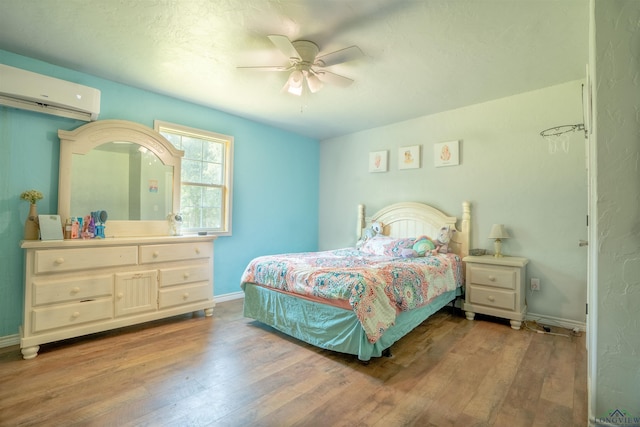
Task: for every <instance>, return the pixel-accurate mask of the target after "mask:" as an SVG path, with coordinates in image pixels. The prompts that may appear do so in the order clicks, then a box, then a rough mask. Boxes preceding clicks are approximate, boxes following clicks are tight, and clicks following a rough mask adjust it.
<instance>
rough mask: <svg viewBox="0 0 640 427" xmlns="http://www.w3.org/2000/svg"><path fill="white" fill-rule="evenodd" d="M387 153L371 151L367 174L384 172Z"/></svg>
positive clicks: (386, 167)
mask: <svg viewBox="0 0 640 427" xmlns="http://www.w3.org/2000/svg"><path fill="white" fill-rule="evenodd" d="M388 157H389V151H388V150H383V151H372V152H370V153H369V172H386V171H387V170H388V166H387V158H388Z"/></svg>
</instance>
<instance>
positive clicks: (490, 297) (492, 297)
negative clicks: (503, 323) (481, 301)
mask: <svg viewBox="0 0 640 427" xmlns="http://www.w3.org/2000/svg"><path fill="white" fill-rule="evenodd" d="M487 299H488V300H489V301H491V302H494V301H495V300H496V299H495V297H494V296H493V295H489V296H488V297H487Z"/></svg>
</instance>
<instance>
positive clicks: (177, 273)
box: [160, 263, 211, 287]
mask: <svg viewBox="0 0 640 427" xmlns="http://www.w3.org/2000/svg"><path fill="white" fill-rule="evenodd" d="M210 275H211V267H210V266H209V264H208V263H203V264H199V265H190V266H187V267H178V268H165V269H162V270H160V287H163V286H173V285H183V284H187V283H193V282H202V281H205V280H206V281H208V280H209V276H210Z"/></svg>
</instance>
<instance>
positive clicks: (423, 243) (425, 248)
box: [412, 236, 436, 256]
mask: <svg viewBox="0 0 640 427" xmlns="http://www.w3.org/2000/svg"><path fill="white" fill-rule="evenodd" d="M435 248H436V245H435V243H433V241H432V240H431V239H430V238H429V237H427V236H420V237H418V238H417V239H416V240H415V243H414V244H413V248H412V249H413V251H414V252H416V254H417V255H416V256H425V255H427V254H428V253H431V251H433V250H434V249H435Z"/></svg>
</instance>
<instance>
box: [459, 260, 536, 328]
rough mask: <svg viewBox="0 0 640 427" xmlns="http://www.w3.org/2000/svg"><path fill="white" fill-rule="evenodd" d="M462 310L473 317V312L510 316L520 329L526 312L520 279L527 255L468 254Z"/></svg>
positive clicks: (521, 278)
mask: <svg viewBox="0 0 640 427" xmlns="http://www.w3.org/2000/svg"><path fill="white" fill-rule="evenodd" d="M463 261H465V262H466V264H467V268H466V289H465V302H464V306H463V308H464V311H465V312H466V316H467V319H469V320H473V319H474V317H475V315H476V313H482V314H488V315H490V316H496V317H502V318H505V319H510V321H511V327H512V328H513V329H520V326H521V325H522V321H523V320H524V315H525V313H526V312H527V304H526V302H525V299H524V297H525V287H524V281H525V277H526V268H527V263H528V262H529V260H528V259H527V258H520V257H513V256H505V257H500V258H495V257H494V256H493V255H483V256H468V257H465V258H464V259H463Z"/></svg>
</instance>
